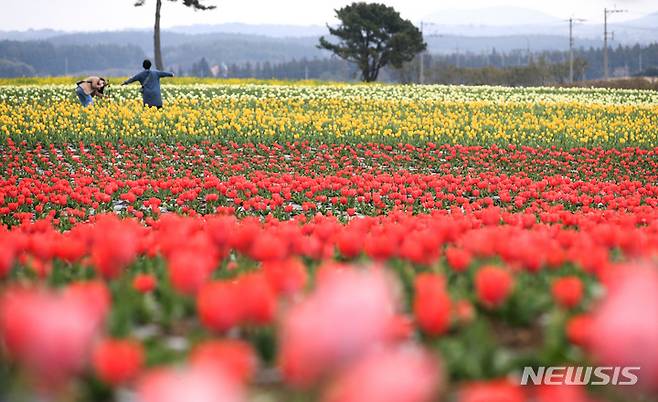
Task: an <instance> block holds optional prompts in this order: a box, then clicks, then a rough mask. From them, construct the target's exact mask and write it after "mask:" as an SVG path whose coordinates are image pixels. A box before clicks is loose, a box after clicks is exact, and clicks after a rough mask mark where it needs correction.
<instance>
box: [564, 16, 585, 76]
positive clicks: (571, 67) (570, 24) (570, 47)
mask: <svg viewBox="0 0 658 402" xmlns="http://www.w3.org/2000/svg"><path fill="white" fill-rule="evenodd" d="M567 21H569V84H573V43H574V41H573V24H574V23H576V22H584V21H585V20H584V19H580V18H573V17H571V18H569V19H568V20H567Z"/></svg>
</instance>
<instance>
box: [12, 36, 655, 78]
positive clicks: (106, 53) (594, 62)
mask: <svg viewBox="0 0 658 402" xmlns="http://www.w3.org/2000/svg"><path fill="white" fill-rule="evenodd" d="M247 48H248V46H247ZM166 50H167V48H165V55H167V54H170V58H172V59H173V53H167V52H166ZM197 50H198V49H195V51H194V53H193V54H195V55H197V54H201V55H199V56H192V54H189V55H186V54H183V53H180V54H178V53H176V56H177V57H176V59H177V60H183V59H185V60H187V62H186V63H184V62H180V61H178V62H176V63H175V64H174V63H172V65H169V66H168V68H170V69H173V70H174V71H175V72H176V73H178V74H179V75H188V76H199V77H203V76H220V77H229V78H276V79H290V80H299V79H305V78H308V79H322V80H336V81H354V80H357V79H358V78H359V74H360V73H359V71H358V69H356V68H355V67H354V65H352V64H349V63H347V62H345V61H344V60H341V59H339V58H337V57H323V56H318V57H313V58H304V57H294V58H292V57H291V58H290V59H289V60H288V61H282V60H279V61H264V60H262V59H261V60H259V61H239V60H245V59H246V60H250V59H251V56H249V57H245V58H242V57H241V56H240V55H239V54H237V53H233V52H232V53H230V54H226V53H218V51H216V50H217V49H215V48H214V47H210V48H208V49H206V51H207V53H206V54H205V56H203V53H201V50H198V52H197ZM172 51H173V50H169V52H172ZM175 51H176V52H183V51H184V49H183V48H182V47H177V48H175ZM254 51H255V49H251V48H249V49H245V52H249V55H251V54H252V53H253V52H254ZM575 56H576V63H575V77H576V79H578V80H592V79H597V78H600V77H601V76H602V75H603V65H602V61H603V54H602V49H593V48H591V49H578V50H577V51H576V52H575ZM144 57H146V55H145V54H144V52H143V51H142V50H141V48H139V47H138V46H133V45H117V44H106V45H100V44H99V45H84V44H53V43H51V42H47V41H0V76H2V77H21V76H35V75H37V76H53V75H64V74H66V73H68V74H70V75H79V74H84V73H88V72H97V73H103V74H107V75H126V74H130V73H133V72H134V71H135V70H136V69H139V66H140V64H141V60H142V59H143V58H144ZM568 57H569V55H568V53H567V52H557V51H556V52H542V53H528V52H526V51H522V50H519V51H514V52H506V53H503V52H498V51H494V50H492V51H491V52H489V53H486V54H476V53H459V54H458V53H454V54H445V55H437V54H426V55H425V56H424V58H423V59H424V63H425V69H424V70H425V82H428V83H431V82H436V83H463V84H479V83H491V84H496V83H498V84H502V85H541V84H542V83H545V84H552V83H557V84H559V83H560V82H564V80H566V78H567V77H568ZM609 59H610V71H611V72H612V73H613V75H615V74H616V75H629V76H632V75H640V74H642V75H651V74H650V72H651V69H652V68H653V69H656V68H657V67H658V44H652V45H649V46H642V47H640V46H639V45H636V46H617V47H615V48H611V49H610V51H609ZM202 61H203V62H202ZM418 62H419V58H418V57H416V58H415V59H414V60H412V61H411V62H408V63H405V64H404V65H403V66H402V68H400V69H395V68H389V67H387V68H384V69H383V70H382V72H381V74H380V76H379V80H381V81H388V82H418V77H419V65H418ZM499 70H500V71H499ZM654 73H655V71H654ZM527 77H532V79H530V78H527ZM529 81H532V82H531V83H528V82H529Z"/></svg>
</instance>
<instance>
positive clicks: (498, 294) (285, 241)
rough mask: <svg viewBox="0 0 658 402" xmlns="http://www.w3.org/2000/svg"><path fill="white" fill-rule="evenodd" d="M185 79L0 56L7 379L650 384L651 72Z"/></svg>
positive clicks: (238, 386) (656, 344)
mask: <svg viewBox="0 0 658 402" xmlns="http://www.w3.org/2000/svg"><path fill="white" fill-rule="evenodd" d="M173 82H174V83H175V84H172V85H163V98H164V100H165V105H164V108H163V109H162V110H157V109H148V108H144V107H143V106H142V105H141V101H140V100H139V99H138V97H139V93H138V92H137V90H136V89H135V88H132V89H129V88H121V89H114V88H110V92H109V94H110V96H109V97H107V98H106V99H97V100H96V101H95V104H94V105H93V106H91V107H89V108H82V107H81V106H80V105H79V104H78V103H77V102H76V99H75V95H74V93H73V90H72V89H71V86H66V85H61V84H59V83H57V82H49V81H48V80H42V82H38V83H34V82H31V83H27V84H26V83H21V82H19V81H16V82H11V81H5V82H0V136H1V137H2V138H1V139H0V153H1V155H2V159H1V160H0V401H4V400H7V401H27V400H39V401H54V402H60V401H61V402H68V401H117V402H181V401H189V402H219V401H222V402H242V401H245V402H246V401H255V402H270V401H271V402H278V401H292V402H297V401H299V402H301V401H321V402H365V401H368V402H431V401H445V402H558V401H559V402H595V401H600V402H606V401H607V402H617V401H620V402H621V401H631V402H644V401H656V400H657V398H658V94H656V93H655V92H649V91H626V90H588V89H549V88H528V89H506V88H497V87H445V86H401V85H348V84H322V83H312V82H307V83H304V84H291V83H268V82H231V83H228V84H226V83H224V84H221V83H218V82H210V81H208V82H205V83H204V84H202V85H192V84H190V83H188V82H178V83H176V81H173ZM555 366H557V367H562V368H564V367H582V368H584V369H585V370H583V372H584V373H585V374H584V377H586V378H585V379H584V380H583V381H582V384H579V383H578V381H571V382H572V384H569V379H568V378H567V381H566V383H563V384H560V385H547V384H538V385H535V384H532V383H531V384H528V385H522V384H521V382H522V381H521V379H522V376H523V372H524V368H525V367H532V368H533V369H537V368H538V367H555ZM601 367H603V368H604V369H605V370H607V371H605V373H607V374H604V375H605V376H606V377H607V378H608V380H609V381H608V382H609V383H610V384H607V385H606V384H597V383H596V381H597V380H600V379H601V376H600V375H599V374H600V372H599V374H592V372H593V368H601ZM628 367H633V368H636V369H635V371H634V373H635V374H636V377H637V378H636V379H637V383H636V384H631V385H624V381H626V380H628V377H624V375H623V374H622V371H621V369H622V368H628ZM588 368H589V369H588ZM587 373H589V374H587ZM563 377H564V376H563ZM555 378H558V379H560V378H561V377H560V376H559V375H557V377H555ZM572 380H573V379H572ZM576 380H578V379H576ZM573 382H575V384H573ZM602 382H603V383H605V382H606V381H602Z"/></svg>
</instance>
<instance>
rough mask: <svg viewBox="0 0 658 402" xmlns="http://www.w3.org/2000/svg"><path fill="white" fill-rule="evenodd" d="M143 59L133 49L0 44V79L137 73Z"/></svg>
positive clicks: (138, 49) (97, 46)
mask: <svg viewBox="0 0 658 402" xmlns="http://www.w3.org/2000/svg"><path fill="white" fill-rule="evenodd" d="M143 58H144V52H143V51H142V50H141V49H140V48H139V47H137V46H132V45H125V46H120V45H109V44H108V45H101V44H99V45H54V44H52V43H50V42H46V41H27V42H19V41H0V76H3V77H22V76H31V75H41V76H49V75H66V74H77V73H80V72H90V71H110V70H127V69H130V70H135V69H136V68H138V67H139V65H140V64H139V61H140V60H141V59H143Z"/></svg>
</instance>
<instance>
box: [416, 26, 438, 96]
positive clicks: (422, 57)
mask: <svg viewBox="0 0 658 402" xmlns="http://www.w3.org/2000/svg"><path fill="white" fill-rule="evenodd" d="M425 25H436V24H435V23H433V22H425V21H421V22H420V35H421V36H422V37H423V39H424V38H425V35H424V30H425ZM431 36H434V37H441V36H443V35H437V34H432V35H427V37H428V38H429V37H431ZM419 61H420V65H419V66H418V83H420V84H424V83H425V51H424V50H423V51H422V52H420V55H419Z"/></svg>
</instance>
